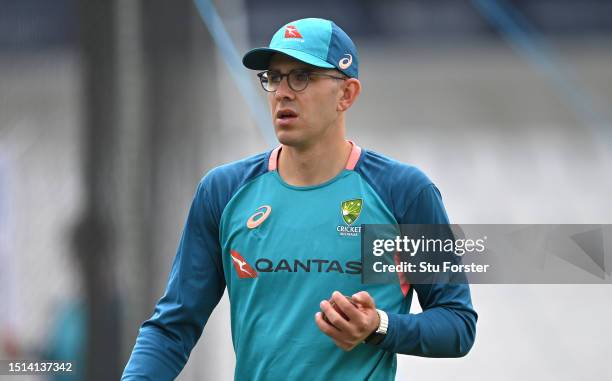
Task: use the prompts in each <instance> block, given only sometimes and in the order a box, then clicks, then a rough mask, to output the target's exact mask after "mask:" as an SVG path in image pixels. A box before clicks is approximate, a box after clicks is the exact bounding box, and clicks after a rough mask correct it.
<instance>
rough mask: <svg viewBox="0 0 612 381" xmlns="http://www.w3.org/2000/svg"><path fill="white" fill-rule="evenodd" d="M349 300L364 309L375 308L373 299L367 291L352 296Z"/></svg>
mask: <svg viewBox="0 0 612 381" xmlns="http://www.w3.org/2000/svg"><path fill="white" fill-rule="evenodd" d="M351 299H353V301H354V302H356V303H359V304H361V305H362V306H363V307H365V308H368V307H370V308H376V305H375V304H374V299H373V298H372V296H370V294H369V293H368V292H367V291H359V292H358V293H356V294H353V296H351Z"/></svg>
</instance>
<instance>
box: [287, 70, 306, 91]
mask: <svg viewBox="0 0 612 381" xmlns="http://www.w3.org/2000/svg"><path fill="white" fill-rule="evenodd" d="M308 79H309V73H308V72H307V71H303V70H293V71H292V72H290V73H289V86H290V87H291V88H292V89H293V90H294V91H302V90H304V89H305V88H306V86H308Z"/></svg>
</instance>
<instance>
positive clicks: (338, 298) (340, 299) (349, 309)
mask: <svg viewBox="0 0 612 381" xmlns="http://www.w3.org/2000/svg"><path fill="white" fill-rule="evenodd" d="M332 300H333V301H334V302H335V303H336V305H337V306H338V308H339V309H340V310H341V311H342V312H343V313H344V314H345V315H346V316H347V317H348V318H349V320H350V321H351V322H353V321H359V320H360V319H362V318H363V316H362V315H363V312H361V311H359V309H358V308H357V306H356V305H355V304H353V303H352V302H351V301H349V300H348V299H347V298H346V296H344V295H342V294H341V293H339V292H338V291H334V292H333V293H332Z"/></svg>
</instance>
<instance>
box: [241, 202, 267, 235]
mask: <svg viewBox="0 0 612 381" xmlns="http://www.w3.org/2000/svg"><path fill="white" fill-rule="evenodd" d="M257 210H258V212H256V213H255V214H253V215H252V216H251V217H250V218H249V219H248V220H247V223H246V225H247V228H249V229H255V228H256V227H258V226H259V225H261V224H262V223H263V222H264V221H265V220H266V219H267V218H268V216H269V215H270V212H272V207H271V206H270V205H263V206H260V207H259V208H257Z"/></svg>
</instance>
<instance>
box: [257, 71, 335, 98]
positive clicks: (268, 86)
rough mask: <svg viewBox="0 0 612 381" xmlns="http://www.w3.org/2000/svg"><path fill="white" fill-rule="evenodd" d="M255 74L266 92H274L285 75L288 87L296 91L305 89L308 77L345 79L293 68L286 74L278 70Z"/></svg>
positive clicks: (308, 80)
mask: <svg viewBox="0 0 612 381" xmlns="http://www.w3.org/2000/svg"><path fill="white" fill-rule="evenodd" d="M257 76H258V77H259V81H260V82H261V87H263V89H264V90H266V91H267V92H275V91H276V90H277V89H278V86H280V83H281V81H282V80H283V78H284V77H287V83H288V84H289V88H291V90H293V91H296V92H297V91H303V90H304V89H306V87H308V83H309V82H310V78H311V77H314V76H317V77H327V78H333V79H340V80H343V81H344V80H346V78H345V77H336V76H334V75H330V74H325V73H319V72H314V71H309V70H303V69H294V70H291V71H290V72H289V73H287V74H281V73H280V72H278V71H274V70H266V71H262V72H261V73H258V74H257Z"/></svg>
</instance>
